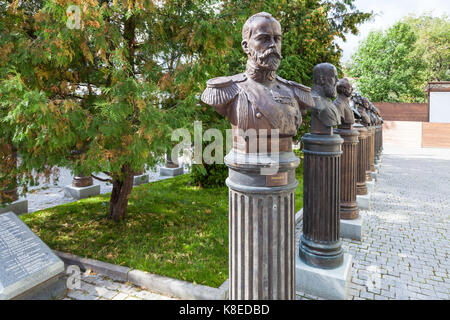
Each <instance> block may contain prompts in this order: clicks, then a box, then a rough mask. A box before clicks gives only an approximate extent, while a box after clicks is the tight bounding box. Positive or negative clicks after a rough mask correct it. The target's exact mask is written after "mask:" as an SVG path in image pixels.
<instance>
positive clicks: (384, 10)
mask: <svg viewBox="0 0 450 320" xmlns="http://www.w3.org/2000/svg"><path fill="white" fill-rule="evenodd" d="M354 3H355V6H356V8H357V9H358V10H360V11H362V12H370V11H373V12H374V13H375V14H377V15H376V16H375V17H374V18H373V19H372V20H371V21H367V22H365V23H364V24H362V25H360V26H359V34H358V35H357V36H354V35H352V34H349V35H347V41H346V42H343V41H342V40H341V39H339V40H338V41H337V43H338V44H339V46H340V47H341V48H342V49H343V53H342V62H345V61H348V60H349V59H350V57H351V55H352V54H353V53H354V52H355V51H356V49H357V48H358V42H359V41H360V40H364V39H365V38H367V36H368V34H369V33H370V31H372V30H385V29H387V28H389V27H390V26H392V25H393V24H394V23H396V22H397V21H398V20H400V19H401V18H403V17H405V16H407V15H408V14H410V13H411V14H415V15H421V14H422V13H425V12H428V13H431V15H432V16H442V14H444V13H445V14H447V15H448V16H450V0H356V1H355V2H354Z"/></svg>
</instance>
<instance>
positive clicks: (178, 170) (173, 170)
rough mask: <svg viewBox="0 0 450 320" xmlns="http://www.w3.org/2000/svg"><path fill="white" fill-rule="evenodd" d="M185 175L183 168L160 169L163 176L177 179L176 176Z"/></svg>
mask: <svg viewBox="0 0 450 320" xmlns="http://www.w3.org/2000/svg"><path fill="white" fill-rule="evenodd" d="M183 173H184V170H183V167H178V168H166V167H161V168H159V174H160V175H162V176H170V177H175V176H179V175H180V174H183Z"/></svg>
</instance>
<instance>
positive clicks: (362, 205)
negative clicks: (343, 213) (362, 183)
mask: <svg viewBox="0 0 450 320" xmlns="http://www.w3.org/2000/svg"><path fill="white" fill-rule="evenodd" d="M356 204H357V205H358V208H359V209H362V210H370V193H367V194H365V195H358V196H356ZM341 221H342V220H341Z"/></svg>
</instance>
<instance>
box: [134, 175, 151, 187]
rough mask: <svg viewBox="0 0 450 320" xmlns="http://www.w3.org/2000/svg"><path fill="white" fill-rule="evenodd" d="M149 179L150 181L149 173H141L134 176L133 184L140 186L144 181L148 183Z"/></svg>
mask: <svg viewBox="0 0 450 320" xmlns="http://www.w3.org/2000/svg"><path fill="white" fill-rule="evenodd" d="M148 181H149V178H148V174H141V175H138V176H134V178H133V185H134V186H138V185H140V184H143V183H148Z"/></svg>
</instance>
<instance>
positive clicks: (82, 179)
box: [72, 174, 94, 188]
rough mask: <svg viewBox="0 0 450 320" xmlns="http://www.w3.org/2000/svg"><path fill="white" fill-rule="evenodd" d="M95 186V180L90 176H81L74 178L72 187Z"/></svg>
mask: <svg viewBox="0 0 450 320" xmlns="http://www.w3.org/2000/svg"><path fill="white" fill-rule="evenodd" d="M93 184H94V180H93V179H92V177H91V176H90V175H85V174H79V175H76V176H75V177H73V180H72V186H73V187H77V188H83V187H89V186H92V185H93Z"/></svg>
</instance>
